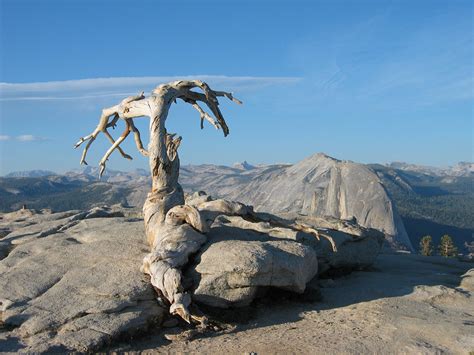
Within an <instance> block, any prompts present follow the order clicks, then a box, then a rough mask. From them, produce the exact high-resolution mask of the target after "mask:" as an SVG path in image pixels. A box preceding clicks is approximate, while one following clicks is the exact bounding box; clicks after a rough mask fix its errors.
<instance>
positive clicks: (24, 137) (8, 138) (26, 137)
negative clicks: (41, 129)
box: [0, 134, 49, 142]
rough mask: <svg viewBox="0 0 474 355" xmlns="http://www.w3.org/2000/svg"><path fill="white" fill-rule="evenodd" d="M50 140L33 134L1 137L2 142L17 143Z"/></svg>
mask: <svg viewBox="0 0 474 355" xmlns="http://www.w3.org/2000/svg"><path fill="white" fill-rule="evenodd" d="M47 140H49V139H48V138H46V137H39V136H35V135H32V134H22V135H19V136H16V137H12V136H7V135H1V136H0V141H17V142H43V141H47Z"/></svg>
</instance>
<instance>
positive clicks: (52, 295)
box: [0, 193, 383, 352]
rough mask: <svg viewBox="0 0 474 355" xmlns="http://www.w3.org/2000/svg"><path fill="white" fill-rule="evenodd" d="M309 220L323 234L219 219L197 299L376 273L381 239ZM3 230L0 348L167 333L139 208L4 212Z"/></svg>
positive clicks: (220, 301)
mask: <svg viewBox="0 0 474 355" xmlns="http://www.w3.org/2000/svg"><path fill="white" fill-rule="evenodd" d="M194 197H195V198H194V201H197V200H199V201H203V200H208V199H210V197H209V196H206V195H203V194H202V193H199V194H196V195H195V196H194ZM262 218H263V219H265V218H266V217H265V216H264V215H262ZM303 222H304V223H305V226H312V227H314V228H317V230H318V231H319V232H320V233H321V235H319V234H318V235H317V236H315V235H313V234H311V233H305V232H301V231H295V230H291V229H289V228H284V227H276V226H275V225H272V224H269V223H268V222H253V221H249V220H245V219H243V218H242V217H239V216H221V217H219V216H218V217H217V218H216V219H215V221H214V222H213V223H212V225H211V228H210V231H209V233H208V234H207V238H208V240H207V243H206V244H205V245H204V246H203V247H202V248H201V249H200V250H199V251H198V253H197V254H196V255H195V256H194V257H193V259H192V260H191V261H190V263H189V265H188V267H187V268H186V273H185V279H186V282H185V284H187V285H188V287H189V289H190V290H191V292H192V298H193V301H194V302H196V303H197V304H201V305H205V306H210V307H214V308H216V307H217V308H229V307H231V308H235V307H246V306H249V305H251V304H252V303H253V302H254V301H255V300H256V299H257V298H259V297H262V296H264V295H265V293H266V291H268V290H269V289H283V290H286V291H290V292H292V293H295V294H303V293H305V291H306V288H307V285H308V284H309V283H310V282H311V281H312V280H317V278H318V275H319V276H322V275H327V274H328V273H330V272H331V271H338V270H342V271H344V272H348V271H350V270H354V269H363V268H367V267H369V266H370V265H372V264H373V262H374V261H375V259H376V257H377V255H378V253H379V251H380V249H381V245H382V242H383V234H382V233H380V232H378V231H376V230H373V229H367V228H364V227H360V226H358V225H357V224H355V223H353V222H349V221H341V220H336V219H318V220H315V219H313V220H311V219H305V220H304V221H303V220H300V221H299V222H298V223H303ZM272 223H274V222H272ZM318 226H319V227H318ZM0 228H2V230H3V231H4V233H3V237H2V238H1V239H0V242H1V244H0V251H1V255H2V256H1V260H0V307H1V308H0V310H1V321H2V330H1V332H0V351H11V352H15V351H24V352H51V351H59V352H62V351H94V350H98V349H101V348H103V347H104V346H109V345H110V344H113V343H114V342H117V341H119V340H120V339H127V338H130V337H134V336H137V334H141V335H143V334H146V332H147V330H148V329H149V328H150V327H152V328H155V329H156V328H159V327H160V324H161V323H162V321H163V320H164V318H165V315H166V314H167V310H166V309H165V308H166V307H165V308H163V306H162V303H159V302H158V301H157V295H156V294H155V291H154V290H153V288H152V286H151V284H150V280H149V279H148V277H147V276H145V275H144V274H142V273H141V272H140V265H141V264H142V260H143V258H144V256H145V255H146V254H147V253H148V250H149V249H148V246H147V245H146V244H145V233H144V227H143V219H142V218H141V216H140V212H139V211H138V210H136V209H133V208H123V207H120V206H113V207H107V206H101V207H97V208H93V209H91V210H87V211H79V210H74V211H67V212H60V213H53V212H51V211H50V210H41V211H35V210H30V209H26V208H25V209H21V210H19V211H16V212H12V213H6V214H2V215H1V216H0Z"/></svg>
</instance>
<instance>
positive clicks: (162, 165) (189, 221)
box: [76, 80, 241, 322]
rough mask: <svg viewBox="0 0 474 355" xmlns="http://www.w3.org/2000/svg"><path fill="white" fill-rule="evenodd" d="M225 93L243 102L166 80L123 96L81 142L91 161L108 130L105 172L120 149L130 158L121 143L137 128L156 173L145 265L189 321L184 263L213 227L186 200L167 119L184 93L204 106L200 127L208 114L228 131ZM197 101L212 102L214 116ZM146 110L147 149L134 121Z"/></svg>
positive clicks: (148, 204) (198, 84)
mask: <svg viewBox="0 0 474 355" xmlns="http://www.w3.org/2000/svg"><path fill="white" fill-rule="evenodd" d="M193 88H198V89H200V90H201V91H202V93H200V92H196V91H192V90H191V89H193ZM222 96H225V97H227V98H228V99H230V100H232V101H234V102H236V103H241V102H240V101H239V100H237V99H235V98H234V97H233V96H232V94H231V93H227V92H222V91H213V90H211V89H210V88H209V86H208V85H207V84H206V83H204V82H202V81H199V80H191V81H187V80H183V81H175V82H171V83H168V84H162V85H159V86H158V87H156V88H155V89H154V90H153V93H152V95H151V96H150V97H148V98H145V96H144V95H143V93H141V94H139V95H137V96H131V97H128V98H126V99H124V100H123V101H122V102H121V103H120V104H118V105H116V106H112V107H110V108H107V109H104V110H103V111H102V116H101V119H100V122H99V125H98V126H97V128H96V129H95V130H94V132H92V133H91V134H90V135H88V136H86V137H83V138H81V139H80V140H79V142H77V144H76V148H77V147H78V146H80V145H81V144H82V143H84V142H86V141H88V143H87V145H86V147H85V149H84V152H83V154H82V157H81V163H83V164H87V163H86V161H85V158H86V155H87V151H88V149H89V147H90V145H91V144H92V142H93V141H94V140H95V139H96V137H97V135H98V134H99V133H100V132H103V133H104V134H105V135H106V136H107V138H108V139H109V140H110V142H111V143H112V146H111V147H110V149H109V150H108V151H107V152H106V154H105V155H104V157H103V158H102V160H101V161H100V164H99V165H100V168H101V169H100V175H102V173H103V172H104V170H105V164H106V161H107V159H108V157H109V156H110V154H112V152H113V151H114V150H115V149H118V150H119V152H120V154H122V156H123V157H124V158H127V159H131V157H130V156H129V155H128V154H126V153H125V152H124V151H123V150H122V149H121V148H120V144H121V143H122V142H123V141H124V140H125V139H126V137H127V136H128V135H129V133H130V132H133V133H134V136H135V141H136V144H137V148H138V150H139V151H140V152H141V153H142V154H143V155H147V156H148V157H149V164H150V172H151V177H152V190H151V192H150V193H149V194H148V196H147V199H146V201H145V204H144V206H143V215H144V221H145V231H146V237H147V241H148V243H149V244H150V246H151V249H152V251H151V253H150V254H149V255H147V256H146V257H145V259H144V263H143V266H142V270H143V272H146V273H148V274H149V275H150V277H151V283H152V284H153V286H154V287H155V288H156V289H157V290H158V291H159V292H160V293H161V294H162V295H163V296H164V298H166V300H168V302H169V303H170V312H171V313H172V314H179V315H180V316H181V317H182V318H183V319H185V320H187V321H188V322H190V320H191V317H192V316H191V314H190V313H189V310H188V306H189V304H190V302H191V298H190V296H189V294H187V293H186V292H185V290H184V289H183V286H182V283H181V271H180V269H181V268H182V267H183V266H184V265H185V264H186V263H187V262H188V258H189V256H190V255H191V254H193V253H195V252H197V251H198V250H199V248H200V246H201V245H202V244H203V243H204V242H205V241H206V237H205V236H204V233H205V232H206V231H207V229H208V227H207V224H206V221H205V220H204V219H203V218H202V216H201V214H200V212H199V211H198V210H197V209H195V208H194V207H191V206H185V205H184V194H183V189H182V188H181V186H180V185H179V183H178V176H179V157H178V147H179V144H180V142H181V137H175V135H173V134H168V132H167V131H166V127H165V122H166V119H167V117H168V112H169V109H170V107H171V105H172V104H173V103H176V100H177V99H181V100H183V101H184V102H186V103H189V104H191V105H192V106H193V107H194V108H195V109H196V110H197V111H198V112H199V115H200V118H201V129H202V128H203V122H204V120H207V121H209V122H210V123H211V124H212V125H213V126H214V127H215V128H216V129H222V130H223V132H224V135H225V136H226V135H227V134H228V133H229V129H228V127H227V124H226V122H225V120H224V117H223V116H222V114H221V112H220V110H219V107H218V105H219V102H218V99H217V97H222ZM198 103H204V104H205V105H207V107H208V108H209V109H210V110H211V112H212V114H213V115H214V117H215V119H214V118H213V117H212V116H211V115H209V114H208V113H207V112H205V111H204V110H203V109H202V108H201V106H200V105H199V104H198ZM141 116H148V117H149V118H150V142H149V145H148V151H146V150H145V149H144V148H143V143H142V141H141V138H140V132H139V131H138V129H137V128H136V127H135V125H134V123H133V119H134V118H136V117H141ZM118 119H123V120H124V121H125V124H126V128H125V131H124V132H123V134H122V135H121V136H120V138H119V139H117V140H116V141H115V140H114V139H113V138H112V136H111V135H110V134H109V132H108V130H107V129H108V128H110V127H115V125H116V123H117V121H118Z"/></svg>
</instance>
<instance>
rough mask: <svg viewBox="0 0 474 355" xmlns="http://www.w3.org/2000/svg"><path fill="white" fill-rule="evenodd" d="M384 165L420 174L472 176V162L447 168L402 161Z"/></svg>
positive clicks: (460, 163) (473, 168)
mask: <svg viewBox="0 0 474 355" xmlns="http://www.w3.org/2000/svg"><path fill="white" fill-rule="evenodd" d="M385 166H387V167H389V168H392V169H398V170H405V171H413V172H417V173H421V174H427V175H435V176H472V175H474V163H471V162H465V161H463V162H459V163H457V164H456V165H454V166H450V167H447V168H439V167H433V166H426V165H416V164H409V163H404V162H392V163H388V164H385Z"/></svg>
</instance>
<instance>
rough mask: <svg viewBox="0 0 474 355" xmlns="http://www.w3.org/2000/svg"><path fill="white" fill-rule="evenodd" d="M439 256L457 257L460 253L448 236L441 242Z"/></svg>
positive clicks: (444, 236)
mask: <svg viewBox="0 0 474 355" xmlns="http://www.w3.org/2000/svg"><path fill="white" fill-rule="evenodd" d="M438 250H439V255H441V256H444V257H446V258H448V257H453V256H456V255H457V253H458V248H456V246H455V245H454V243H453V240H452V239H451V237H450V236H449V235H447V234H445V235H443V236H442V237H441V242H440V243H439V246H438Z"/></svg>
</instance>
